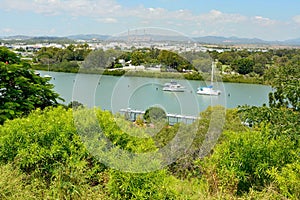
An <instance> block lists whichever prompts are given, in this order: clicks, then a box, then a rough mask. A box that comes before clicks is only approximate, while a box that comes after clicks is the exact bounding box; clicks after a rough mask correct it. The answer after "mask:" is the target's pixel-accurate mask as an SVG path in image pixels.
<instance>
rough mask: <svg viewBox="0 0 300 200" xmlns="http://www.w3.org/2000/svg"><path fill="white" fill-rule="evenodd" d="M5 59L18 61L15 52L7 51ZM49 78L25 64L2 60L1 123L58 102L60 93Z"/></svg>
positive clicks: (0, 70) (0, 75) (0, 65)
mask: <svg viewBox="0 0 300 200" xmlns="http://www.w3.org/2000/svg"><path fill="white" fill-rule="evenodd" d="M6 55H7V56H8V55H9V56H8V57H6V58H3V61H5V60H10V61H11V62H13V61H14V62H17V61H18V59H12V58H17V56H16V55H15V54H14V53H13V52H9V53H6ZM53 88H54V86H53V85H52V84H50V83H49V78H43V77H40V76H39V75H37V74H35V73H34V71H33V70H30V69H29V66H28V65H25V64H21V63H18V64H8V63H3V62H0V102H1V104H0V123H1V124H2V123H3V122H4V121H5V120H6V119H13V118H15V117H20V116H23V115H26V114H28V113H29V112H30V111H31V110H34V109H36V108H42V109H43V108H45V107H47V106H53V105H57V104H58V100H59V99H60V100H62V99H61V98H59V95H58V94H57V93H55V92H54V91H53Z"/></svg>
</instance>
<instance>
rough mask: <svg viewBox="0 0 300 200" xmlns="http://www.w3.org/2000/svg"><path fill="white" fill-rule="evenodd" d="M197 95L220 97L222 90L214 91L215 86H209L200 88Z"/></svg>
mask: <svg viewBox="0 0 300 200" xmlns="http://www.w3.org/2000/svg"><path fill="white" fill-rule="evenodd" d="M197 94H201V95H211V96H218V95H220V94H221V91H220V90H214V89H213V86H212V85H210V86H207V87H199V88H198V89H197Z"/></svg>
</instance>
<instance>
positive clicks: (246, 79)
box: [31, 66, 268, 85]
mask: <svg viewBox="0 0 300 200" xmlns="http://www.w3.org/2000/svg"><path fill="white" fill-rule="evenodd" d="M31 69H32V70H40V71H45V72H47V71H51V72H64V73H81V74H99V75H107V76H128V77H147V78H167V79H179V80H180V79H186V80H199V81H205V80H209V77H210V74H209V73H201V74H200V73H198V72H192V73H191V72H190V73H180V72H158V71H140V70H135V71H134V70H130V71H125V70H114V71H108V70H103V69H89V70H84V69H79V70H78V69H72V70H61V69H51V67H50V69H49V70H48V67H46V66H45V67H44V66H31ZM218 81H220V82H227V83H245V84H259V85H268V84H266V83H265V82H264V80H263V77H251V76H247V75H240V74H220V76H219V77H218Z"/></svg>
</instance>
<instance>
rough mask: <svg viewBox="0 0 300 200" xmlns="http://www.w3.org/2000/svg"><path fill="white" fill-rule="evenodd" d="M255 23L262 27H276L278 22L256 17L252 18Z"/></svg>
mask: <svg viewBox="0 0 300 200" xmlns="http://www.w3.org/2000/svg"><path fill="white" fill-rule="evenodd" d="M252 20H253V23H256V24H259V25H261V26H272V25H276V24H277V23H279V22H277V21H276V20H271V19H270V18H266V17H262V16H255V17H253V18H252Z"/></svg>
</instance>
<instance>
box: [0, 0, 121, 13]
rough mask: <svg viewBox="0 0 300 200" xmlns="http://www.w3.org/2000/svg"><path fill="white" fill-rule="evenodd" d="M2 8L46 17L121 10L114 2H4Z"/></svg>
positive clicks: (8, 0)
mask: <svg viewBox="0 0 300 200" xmlns="http://www.w3.org/2000/svg"><path fill="white" fill-rule="evenodd" d="M0 6H1V7H3V8H5V10H20V11H33V12H35V13H41V14H45V15H59V14H63V13H67V14H70V15H72V16H105V15H108V14H113V13H117V12H120V9H121V6H120V5H119V4H117V3H116V2H115V1H113V0H33V1H32V0H22V1H19V0H3V1H2V2H1V3H0Z"/></svg>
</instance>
